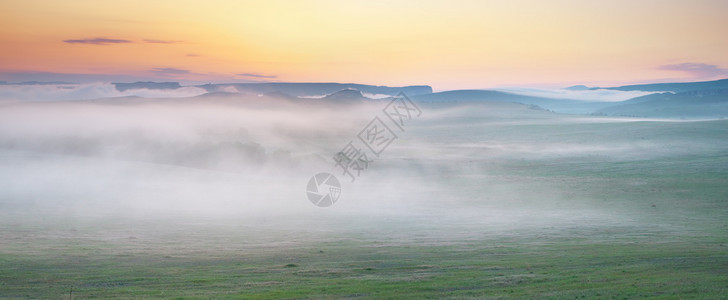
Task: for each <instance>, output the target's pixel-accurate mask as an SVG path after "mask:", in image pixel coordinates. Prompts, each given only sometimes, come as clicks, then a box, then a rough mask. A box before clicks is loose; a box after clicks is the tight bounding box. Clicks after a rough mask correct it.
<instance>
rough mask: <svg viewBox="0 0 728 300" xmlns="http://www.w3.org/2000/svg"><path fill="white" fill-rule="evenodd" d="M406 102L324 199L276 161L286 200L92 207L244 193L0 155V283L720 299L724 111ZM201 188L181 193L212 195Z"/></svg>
mask: <svg viewBox="0 0 728 300" xmlns="http://www.w3.org/2000/svg"><path fill="white" fill-rule="evenodd" d="M428 109H429V110H428ZM501 109H504V110H507V112H509V114H508V116H510V117H499V116H502V115H503V111H501ZM423 110H425V112H427V113H430V115H429V116H428V117H427V118H425V119H423V120H422V121H421V122H420V123H418V124H419V125H413V127H412V128H411V130H409V131H407V132H406V134H403V138H402V139H401V140H399V141H397V143H395V144H393V146H392V148H391V149H388V150H387V152H386V153H385V155H383V156H382V157H381V158H380V159H378V160H376V162H374V164H373V165H372V167H371V168H370V169H369V170H367V171H366V172H367V173H366V174H365V175H366V176H363V177H362V178H360V179H359V180H358V181H357V182H355V183H345V184H344V186H343V189H344V193H345V196H343V198H342V199H341V200H340V202H339V203H337V204H336V205H335V206H334V207H331V208H326V209H322V208H318V207H315V206H313V205H310V204H309V203H305V202H306V199H305V198H304V194H303V188H304V184H303V183H304V182H305V180H307V179H308V178H305V177H304V178H298V176H297V175H296V176H294V175H290V178H289V177H285V176H281V177H277V179H278V180H279V181H281V183H280V184H281V185H280V187H283V188H282V189H284V190H285V189H286V188H285V187H286V186H289V185H290V186H291V187H290V190H291V192H290V194H291V195H298V197H299V198H295V200H290V198H286V197H288V196H289V194H287V193H288V191H284V192H280V193H276V192H271V193H270V199H276V198H277V197H280V198H285V199H287V200H284V201H283V202H282V203H283V206H286V205H289V206H292V207H293V208H289V209H278V208H279V207H281V206H255V207H254V208H255V209H253V211H252V212H247V211H245V207H243V208H239V207H238V208H237V209H233V210H231V211H229V212H227V213H224V214H223V213H219V212H218V211H217V210H205V211H202V212H196V211H195V210H194V209H177V208H179V207H177V206H175V202H174V199H172V200H169V199H164V201H163V203H165V205H169V208H170V209H169V211H170V212H167V213H160V212H159V211H164V208H162V209H161V210H160V209H158V208H155V210H153V211H151V212H147V211H144V210H141V209H137V210H134V211H133V212H129V211H126V210H125V209H128V207H127V206H123V205H122V206H104V205H100V204H99V203H100V202H103V201H102V200H99V198H103V197H102V195H104V194H103V192H104V191H105V190H106V189H105V188H109V190H114V191H122V190H132V191H136V192H137V193H134V194H131V195H133V196H135V197H136V198H135V199H137V198H140V197H141V198H143V199H144V200H145V201H148V202H154V201H155V199H157V198H160V199H161V198H163V197H179V199H180V203H179V205H180V206H184V205H186V203H187V202H186V201H188V200H189V199H186V198H184V194H185V193H193V194H194V196H195V197H199V194H195V193H196V191H197V190H195V189H189V190H184V191H181V192H178V193H171V194H172V195H171V196H169V195H170V191H169V188H170V186H177V185H179V182H186V183H187V184H193V185H195V184H196V185H199V188H200V189H201V190H205V189H206V188H208V189H215V190H224V191H230V192H231V193H242V194H238V195H237V196H240V195H242V196H240V198H239V199H242V200H240V201H243V202H244V203H246V202H245V201H252V200H250V199H248V198H246V197H245V195H246V194H245V187H246V186H245V185H244V186H243V187H242V188H240V189H237V188H233V187H230V186H233V185H236V184H244V183H241V182H240V181H242V180H243V179H245V178H247V179H249V180H250V178H251V177H243V176H242V175H237V174H235V173H224V174H218V173H213V174H211V175H210V174H208V173H206V172H202V171H199V170H190V169H185V168H179V169H176V168H172V169H171V171H170V169H169V168H170V167H166V166H149V165H147V164H144V163H138V162H125V163H124V164H125V165H124V166H125V167H123V168H121V167H117V168H113V169H106V168H96V169H94V168H92V169H88V168H87V166H88V165H89V164H90V165H95V164H97V162H95V161H94V160H90V161H89V159H88V158H72V159H78V160H83V162H85V164H86V165H84V166H86V167H83V168H82V167H79V166H77V165H78V164H74V165H75V166H76V167H67V168H65V169H63V170H66V171H67V172H55V173H54V172H50V171H52V170H57V169H58V168H59V167H58V166H59V165H58V164H60V163H58V162H55V160H56V158H51V160H52V161H51V162H44V163H41V164H37V163H36V162H37V161H38V158H37V157H35V156H32V155H31V154H27V153H22V154H18V153H17V152H3V153H4V154H3V155H2V156H0V157H2V160H0V161H1V162H2V163H1V164H0V169H1V170H0V177H1V178H4V180H3V182H2V183H0V199H2V201H0V209H1V210H0V297H6V298H70V297H73V298H78V299H80V298H117V297H118V298H156V297H161V298H190V299H192V298H228V297H229V298H251V299H270V298H292V299H299V298H378V299H388V298H456V299H463V298H479V299H480V298H511V297H515V298H551V299H581V298H590V299H596V298H598V299H634V298H658V299H682V298H703V299H728V122H726V121H703V122H677V121H669V122H668V121H662V120H611V119H606V118H583V117H576V116H560V115H554V114H551V113H548V112H543V111H531V110H530V109H522V108H518V109H517V110H514V108H513V107H512V106H511V104H508V105H505V106H504V108H501V107H498V106H497V105H496V106H493V105H491V106H488V107H487V110H488V112H482V113H478V112H473V111H472V109H469V110H468V111H467V112H457V111H456V112H453V111H448V110H446V109H443V110H442V111H440V108H438V107H435V106H432V107H423ZM467 113H472V114H473V116H472V117H471V118H468V117H467ZM450 116H453V117H452V119H450ZM454 116H457V117H454ZM354 134H355V132H353V133H352V134H351V136H352V137H353V136H354ZM345 138H348V137H345ZM345 143H346V140H341V141H340V142H336V144H335V145H333V146H332V147H333V148H334V150H338V149H335V148H337V147H339V148H340V147H341V146H343V145H344V144H345ZM339 144H340V145H339ZM33 155H35V154H33ZM18 157H32V159H27V160H20V162H19V160H18ZM65 159H68V158H67V157H64V158H63V160H64V161H65ZM327 164H328V163H327ZM61 165H63V166H66V164H65V163H64V164H61ZM46 168H47V169H46ZM142 168H143V169H144V170H145V171H144V172H141V171H133V170H141V169H142ZM147 168H152V169H154V170H156V171H154V172H159V173H151V174H152V175H155V176H152V175H148V174H149V173H148V171H149V170H147ZM89 170H92V171H93V172H92V171H89ZM129 170H132V171H129ZM160 170H161V171H160ZM122 171H123V172H127V171H128V172H127V173H124V174H132V175H135V174H142V173H143V174H147V175H148V176H146V177H143V179H144V180H143V182H142V179H138V178H136V177H133V176H130V175H129V176H127V175H124V176H121V175H119V174H120V173H121V172H122ZM24 172H25V173H24ZM108 172H115V174H114V176H110V175H108V174H107V173H108ZM129 172H130V173H129ZM135 172H137V173H135ZM149 172H151V171H149ZM169 172H172V173H174V174H178V175H175V176H179V177H175V176H156V175H159V174H169ZM200 172H202V173H200ZM38 174H44V175H43V176H45V177H42V176H41V177H42V178H43V181H42V182H41V183H39V185H37V186H32V185H30V184H29V183H28V182H27V181H25V180H23V179H22V178H35V177H33V176H37V175H38ZM79 174H83V175H84V176H86V175H89V174H94V175H92V176H96V177H98V178H101V179H103V180H101V181H100V182H101V183H82V182H78V181H73V180H71V179H68V177H71V178H73V177H74V176H80V175H79ZM179 174H182V175H179ZM190 174H191V175H190ZM305 174H309V173H305ZM117 175H118V176H117ZM89 176H91V175H89ZM109 176H110V177H109ZM187 176H190V177H189V178H193V179H194V181H183V180H182V179H180V178H188V177H187ZM246 176H247V175H246ZM261 176H262V175H261ZM17 178H21V179H17ZM56 179H57V180H65V181H64V184H63V185H62V186H60V185H59V186H54V185H53V184H52V182H53V180H56ZM79 180H80V179H79ZM213 182H215V183H213ZM252 184H256V185H259V184H260V182H254V183H252ZM31 186H32V188H31ZM112 187H114V188H112ZM116 187H121V188H120V189H116ZM84 194H86V195H89V196H88V198H89V199H90V200H85V201H82V202H73V203H75V204H74V205H72V206H70V207H65V206H64V205H63V204H62V203H61V204H59V203H58V202H54V201H53V200H52V199H70V198H73V199H76V198H78V197H84V196H83V195H84ZM129 195H130V194H129V193H109V194H108V196H107V197H108V198H109V199H113V200H114V201H117V200H118V201H121V199H126V197H129ZM140 195H141V196H140ZM165 195H166V196H165ZM216 197H217V198H219V197H221V196H220V194H219V193H214V194H211V195H210V197H209V199H208V198H205V197H199V201H200V202H202V203H211V205H215V204H220V203H226V204H229V203H228V202H226V201H227V200H225V201H222V200H219V199H217V200H216ZM256 197H257V198H256V200H257V201H280V200H269V199H267V198H264V199H260V198H259V197H260V195H258V194H256ZM175 199H176V198H175ZM236 199H237V198H236ZM183 200H184V201H183ZM74 201H75V200H74ZM160 201H162V200H160ZM206 201H209V202H206ZM285 201H294V202H296V203H299V202H301V203H302V204H301V205H300V206H298V205H299V204H294V203H290V204H289V202H285ZM134 203H136V204H138V202H134ZM136 204H134V205H136ZM130 205H131V204H130ZM251 205H252V204H251ZM144 207H146V206H144ZM231 207H232V206H231ZM60 208H62V209H60ZM104 208H105V209H104ZM193 208H194V207H193ZM251 209H252V208H251ZM120 210H121V211H120ZM223 210H224V209H223Z"/></svg>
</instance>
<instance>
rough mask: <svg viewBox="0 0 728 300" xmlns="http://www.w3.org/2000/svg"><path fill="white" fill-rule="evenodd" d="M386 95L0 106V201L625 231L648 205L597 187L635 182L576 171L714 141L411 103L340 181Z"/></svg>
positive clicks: (710, 132)
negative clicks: (321, 185)
mask: <svg viewBox="0 0 728 300" xmlns="http://www.w3.org/2000/svg"><path fill="white" fill-rule="evenodd" d="M455 100H456V99H455ZM386 104H387V101H386V100H383V101H374V100H372V101H370V102H367V103H362V102H352V103H347V102H344V103H341V102H332V101H325V100H320V99H300V100H291V99H287V100H286V99H278V98H273V97H247V98H246V97H243V96H229V95H221V96H209V95H208V96H202V97H196V98H188V99H160V100H153V99H141V98H120V99H108V100H98V101H76V102H53V103H16V104H6V105H3V106H2V107H0V206H2V213H3V214H7V215H8V216H10V215H13V214H16V216H17V217H18V218H19V220H17V222H20V223H24V222H31V223H32V222H34V220H35V218H43V216H46V215H52V216H56V217H60V218H66V219H70V220H77V221H78V220H85V219H89V220H105V219H128V220H137V219H139V218H141V219H151V220H165V221H163V223H166V224H177V223H178V222H181V223H184V222H187V221H189V220H197V219H200V220H236V222H237V221H245V222H247V221H251V222H253V223H255V220H261V219H263V220H265V222H266V224H267V225H266V226H272V227H273V228H275V227H276V226H278V225H280V226H288V225H285V224H289V223H290V222H291V221H292V220H295V222H296V223H295V224H296V225H294V226H300V225H301V224H309V222H311V224H314V225H311V226H318V225H316V224H320V223H318V222H321V221H322V220H327V219H329V218H333V219H339V218H343V219H344V221H341V222H337V223H336V224H337V225H336V226H335V227H332V228H328V229H327V230H348V229H347V228H348V227H347V224H355V223H357V222H360V223H367V222H371V223H372V224H374V223H376V222H377V221H376V220H377V218H380V217H382V218H387V219H390V220H400V221H403V222H410V225H412V226H414V227H416V228H417V227H418V226H423V228H430V227H432V226H436V227H437V226H444V227H441V228H440V229H446V228H449V227H448V226H458V225H463V226H476V227H477V228H480V229H482V230H488V231H490V230H493V231H504V230H505V231H508V230H517V229H524V228H531V227H532V226H535V227H536V228H547V227H552V226H556V228H560V227H559V226H595V225H604V226H616V225H625V224H633V225H635V226H637V225H639V223H640V222H642V218H641V215H640V214H641V213H642V212H641V211H639V210H638V211H637V212H635V210H634V209H633V208H634V207H640V208H645V209H651V208H650V205H651V204H653V203H637V202H635V203H632V204H629V203H630V201H631V200H629V199H626V200H625V199H614V198H610V196H609V195H608V193H606V192H608V191H610V190H614V189H620V188H624V186H623V185H624V184H625V183H626V184H634V185H639V184H640V182H641V179H640V178H638V177H635V178H634V179H633V180H627V181H620V182H619V183H614V182H609V181H604V180H602V179H598V178H596V177H592V176H593V175H599V174H602V173H603V172H608V171H609V170H603V169H601V168H602V166H603V165H604V164H612V165H610V166H612V167H610V168H612V170H613V169H614V166H627V165H628V164H629V163H632V162H657V163H658V164H662V165H663V166H664V165H669V164H671V161H672V160H673V159H678V160H679V159H681V158H684V157H691V156H692V157H699V156H709V157H710V156H715V155H721V154H725V151H726V149H728V139H725V138H724V137H726V132H725V129H724V128H726V127H725V126H724V125H725V122H722V121H710V122H680V121H667V120H643V119H615V118H601V117H587V116H566V115H559V114H555V113H552V112H548V111H544V110H540V109H538V108H534V107H528V106H525V105H520V104H515V103H497V102H490V103H487V104H478V103H470V104H458V103H421V104H420V106H421V108H422V111H423V114H422V116H421V117H419V118H414V119H413V120H412V121H410V122H409V123H408V125H407V127H405V131H404V132H398V135H399V138H398V139H397V140H395V141H394V142H393V143H392V144H391V145H390V146H389V147H388V148H387V149H386V150H385V151H384V152H383V153H382V154H381V156H380V157H378V158H376V157H374V156H370V157H372V158H373V160H374V161H373V162H372V163H371V164H370V165H369V168H368V169H366V170H364V171H362V173H361V176H360V177H358V178H357V179H356V181H355V182H351V180H350V178H348V177H347V176H345V175H343V174H342V173H341V169H338V168H336V167H335V162H334V160H333V156H334V154H335V153H337V152H338V151H341V150H342V148H344V146H346V144H347V143H348V142H349V141H352V140H355V139H356V135H357V134H358V133H359V132H360V131H361V130H362V129H363V128H364V126H365V125H366V124H367V123H368V122H369V121H370V120H371V119H372V118H374V117H376V116H382V115H381V114H382V112H381V109H382V108H384V106H385V105H386ZM721 137H723V138H721ZM615 163H616V164H617V165H613V164H615ZM620 163H621V165H620ZM676 168H677V169H680V166H677V167H676ZM318 172H332V173H334V174H335V175H336V176H338V178H339V180H340V181H341V182H342V196H341V198H340V200H339V202H338V203H336V204H335V205H334V206H332V207H328V208H319V207H317V206H315V205H313V204H312V203H310V202H309V201H308V199H307V198H306V193H305V188H306V183H307V182H308V180H309V178H310V177H311V176H312V175H314V174H316V173H318ZM564 172H567V173H564ZM584 182H586V183H588V184H586V185H585V184H584ZM625 203H628V204H625ZM635 214H636V215H635ZM658 218H659V217H658ZM251 226H254V225H251ZM305 226H308V225H305ZM298 229H299V230H300V229H301V227H298ZM150 230H154V229H153V228H150ZM241 230H246V229H241ZM449 230H450V229H446V232H447V231H449ZM394 232H396V230H394Z"/></svg>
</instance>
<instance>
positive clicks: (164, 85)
mask: <svg viewBox="0 0 728 300" xmlns="http://www.w3.org/2000/svg"><path fill="white" fill-rule="evenodd" d="M113 85H114V86H115V87H116V90H117V91H119V92H123V91H126V90H135V89H149V90H176V89H178V88H181V87H182V86H181V85H180V84H179V82H152V81H146V82H142V81H137V82H133V83H122V82H114V83H113Z"/></svg>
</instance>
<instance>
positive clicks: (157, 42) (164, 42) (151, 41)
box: [144, 39, 182, 44]
mask: <svg viewBox="0 0 728 300" xmlns="http://www.w3.org/2000/svg"><path fill="white" fill-rule="evenodd" d="M144 42H145V43H150V44H179V43H182V41H166V40H154V39H144Z"/></svg>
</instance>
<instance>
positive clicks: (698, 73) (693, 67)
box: [658, 63, 728, 78]
mask: <svg viewBox="0 0 728 300" xmlns="http://www.w3.org/2000/svg"><path fill="white" fill-rule="evenodd" d="M658 69H660V70H667V71H679V72H685V73H688V74H690V75H692V76H693V77H695V78H715V77H722V76H728V69H724V68H721V67H718V66H716V65H710V64H703V63H681V64H673V65H663V66H660V67H658Z"/></svg>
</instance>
